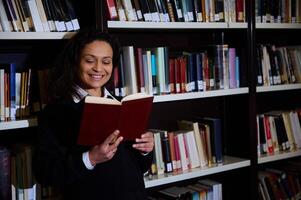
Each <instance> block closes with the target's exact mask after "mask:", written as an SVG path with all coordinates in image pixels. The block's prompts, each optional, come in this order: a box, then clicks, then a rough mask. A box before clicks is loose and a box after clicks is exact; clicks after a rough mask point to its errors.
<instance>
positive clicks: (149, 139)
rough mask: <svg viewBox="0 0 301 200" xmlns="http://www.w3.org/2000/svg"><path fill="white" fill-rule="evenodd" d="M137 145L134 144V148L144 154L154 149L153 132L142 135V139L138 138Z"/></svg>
mask: <svg viewBox="0 0 301 200" xmlns="http://www.w3.org/2000/svg"><path fill="white" fill-rule="evenodd" d="M135 141H136V143H135V144H133V148H135V149H137V150H138V151H141V152H142V153H149V152H151V151H152V150H153V148H154V135H153V133H152V132H146V133H143V134H142V135H141V137H140V138H136V140H135Z"/></svg>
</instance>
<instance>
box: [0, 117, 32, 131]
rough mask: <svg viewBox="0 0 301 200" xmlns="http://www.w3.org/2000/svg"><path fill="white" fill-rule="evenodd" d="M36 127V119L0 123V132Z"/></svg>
mask: <svg viewBox="0 0 301 200" xmlns="http://www.w3.org/2000/svg"><path fill="white" fill-rule="evenodd" d="M37 125H38V121H37V119H36V118H31V119H24V120H16V121H8V122H0V130H9V129H18V128H28V127H34V126H37Z"/></svg>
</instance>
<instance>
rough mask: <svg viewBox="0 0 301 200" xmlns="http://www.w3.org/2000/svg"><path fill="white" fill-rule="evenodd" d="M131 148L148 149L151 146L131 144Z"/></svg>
mask: <svg viewBox="0 0 301 200" xmlns="http://www.w3.org/2000/svg"><path fill="white" fill-rule="evenodd" d="M133 147H134V148H135V149H139V150H140V149H150V148H151V147H152V145H151V144H150V143H139V144H133Z"/></svg>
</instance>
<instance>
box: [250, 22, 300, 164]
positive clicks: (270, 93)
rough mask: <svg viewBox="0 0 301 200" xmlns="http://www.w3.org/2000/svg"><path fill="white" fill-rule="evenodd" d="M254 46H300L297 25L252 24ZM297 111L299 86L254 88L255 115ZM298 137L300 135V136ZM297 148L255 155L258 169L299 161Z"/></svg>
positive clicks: (293, 84)
mask: <svg viewBox="0 0 301 200" xmlns="http://www.w3.org/2000/svg"><path fill="white" fill-rule="evenodd" d="M255 32H256V39H255V38H254V41H255V42H256V44H272V45H275V46H277V47H283V46H300V45H301V40H300V37H299V35H300V34H301V24H300V23H256V30H255ZM298 108H301V85H300V83H290V84H288V83H286V84H281V85H271V86H257V87H256V110H257V111H256V112H257V114H262V113H265V112H269V111H290V110H295V109H298ZM300 134H301V133H300ZM300 155H301V152H300V149H296V150H291V151H289V150H286V151H281V152H277V153H271V154H269V153H267V154H264V155H260V156H258V159H257V166H258V169H265V168H269V167H271V166H281V164H283V163H285V162H286V161H287V160H290V159H296V158H298V157H299V158H300Z"/></svg>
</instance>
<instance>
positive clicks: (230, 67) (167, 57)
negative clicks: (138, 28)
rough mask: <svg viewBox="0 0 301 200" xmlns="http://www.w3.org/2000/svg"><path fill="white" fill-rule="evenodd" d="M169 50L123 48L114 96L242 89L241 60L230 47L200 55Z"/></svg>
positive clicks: (206, 49) (212, 48) (214, 47)
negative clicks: (138, 93) (139, 93)
mask: <svg viewBox="0 0 301 200" xmlns="http://www.w3.org/2000/svg"><path fill="white" fill-rule="evenodd" d="M168 49H169V48H168V47H156V48H139V47H137V48H136V47H133V46H125V47H123V48H122V53H121V57H120V62H119V65H118V67H117V68H115V69H114V88H115V89H114V92H115V95H116V96H125V95H128V94H133V93H137V92H146V93H148V94H153V95H164V94H175V93H186V92H198V91H210V90H220V89H233V88H239V87H240V85H241V81H240V59H239V57H238V53H237V50H236V49H235V48H232V47H229V46H228V45H226V44H225V45H210V46H205V47H202V49H203V50H200V51H197V52H169V50H168Z"/></svg>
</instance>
